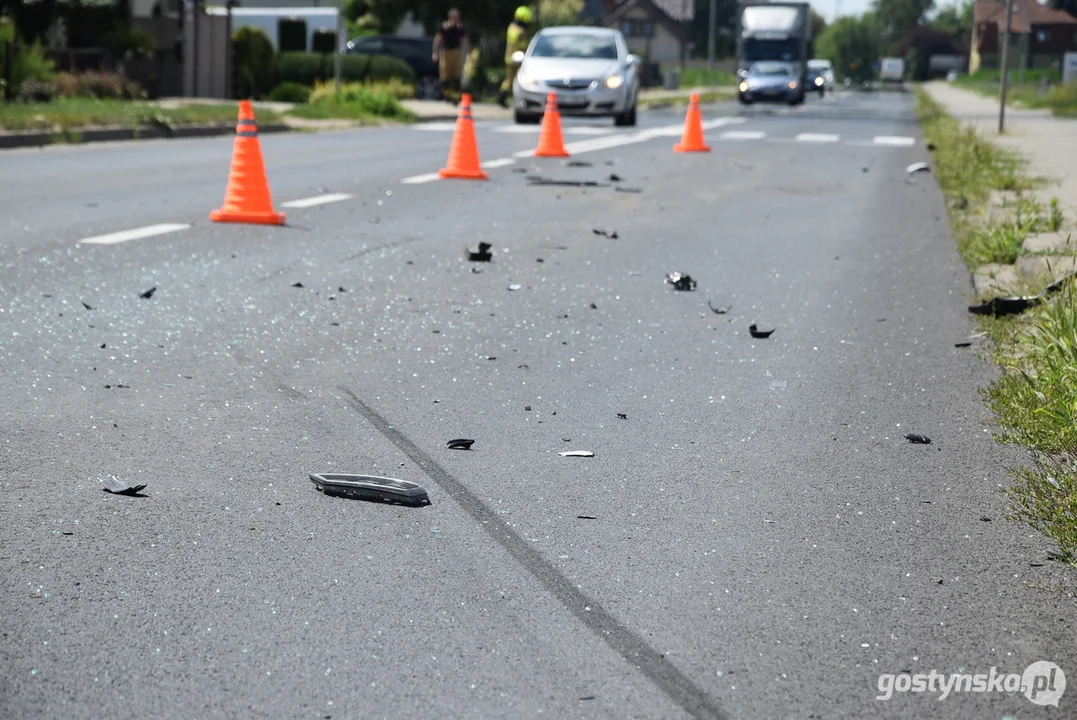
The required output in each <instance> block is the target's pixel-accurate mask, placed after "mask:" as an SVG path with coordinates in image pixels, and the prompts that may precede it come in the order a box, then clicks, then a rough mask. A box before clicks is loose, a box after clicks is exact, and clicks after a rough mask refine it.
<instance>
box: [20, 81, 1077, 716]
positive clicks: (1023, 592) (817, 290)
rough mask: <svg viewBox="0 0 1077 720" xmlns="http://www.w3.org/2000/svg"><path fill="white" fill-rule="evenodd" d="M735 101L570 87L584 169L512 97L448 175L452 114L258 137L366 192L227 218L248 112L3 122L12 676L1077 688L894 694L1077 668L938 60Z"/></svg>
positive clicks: (984, 710) (60, 687) (270, 704)
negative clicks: (989, 335)
mask: <svg viewBox="0 0 1077 720" xmlns="http://www.w3.org/2000/svg"><path fill="white" fill-rule="evenodd" d="M705 115H706V119H707V121H708V140H709V141H710V143H711V145H712V146H713V148H714V150H713V152H711V153H709V154H694V155H680V154H675V153H673V152H672V151H671V145H672V144H673V142H675V140H676V136H677V135H678V134H679V124H680V122H681V117H682V116H681V115H680V111H674V110H670V111H659V112H651V113H645V114H642V115H641V118H640V119H641V124H640V127H639V128H637V129H635V130H631V131H626V130H621V129H618V130H617V131H613V128H612V127H611V126H610V124H609V123H605V122H603V123H591V122H579V121H572V120H566V122H565V125H566V131H567V135H566V141H568V142H569V143H570V148H572V149H573V151H574V155H575V156H576V157H575V158H574V159H576V160H579V161H585V162H588V163H592V165H591V166H590V167H566V166H565V165H564V164H563V163H562V161H558V160H548V159H541V160H536V159H533V158H528V157H526V153H527V151H528V150H529V149H531V148H533V147H534V143H535V139H536V137H537V130H534V129H531V130H528V131H527V132H515V131H510V130H508V129H507V128H506V127H505V126H501V125H497V124H494V125H480V127H479V129H478V137H479V144H480V150H481V153H482V157H483V160H484V161H487V162H491V163H492V164H493V165H494V166H495V167H491V169H490V170H489V174H490V180H489V181H488V182H485V183H478V182H467V181H430V178H429V177H428V174H429V173H432V172H436V171H437V170H438V168H440V167H442V166H443V165H444V162H445V157H446V154H447V150H448V145H449V141H450V137H451V129H450V128H449V127H439V126H431V127H423V128H418V127H412V128H397V129H378V130H361V131H354V132H353V131H348V132H331V133H323V134H316V135H315V134H310V135H306V134H299V135H279V136H278V135H275V136H266V137H264V138H262V140H261V142H262V147H263V151H264V155H265V159H266V165H267V168H268V174H269V177H270V183H271V187H272V192H273V197H274V200H275V201H276V202H277V204H278V206H282V205H284V204H285V203H288V202H294V201H297V200H298V201H305V200H309V202H316V200H313V199H314V198H321V199H322V200H325V199H327V198H330V196H333V197H332V198H330V199H335V200H336V201H335V202H324V203H323V204H319V205H310V204H309V202H308V203H303V202H300V203H299V204H300V205H304V204H307V206H306V207H284V208H283V209H284V210H285V212H287V213H288V216H289V224H288V226H287V227H282V228H264V227H254V226H232V225H216V224H212V223H210V222H208V220H207V217H206V216H207V214H208V212H209V211H210V210H212V209H214V208H216V207H218V206H219V205H220V204H221V200H222V197H223V192H224V181H225V178H226V176H227V172H228V164H229V157H230V148H231V140H230V139H227V138H225V139H206V140H184V141H171V142H167V141H166V142H143V143H129V144H108V145H100V146H85V147H69V148H50V149H47V150H44V151H39V150H33V151H12V152H9V153H4V154H3V155H2V156H0V185H2V186H3V187H4V188H5V190H4V192H3V194H2V195H0V249H2V251H3V255H2V257H3V262H2V264H0V333H2V336H3V338H4V343H3V345H2V346H0V365H2V367H3V373H0V389H2V391H3V397H4V398H5V403H4V408H3V434H2V440H0V482H2V487H3V491H4V522H3V523H2V524H0V538H2V541H3V552H2V556H0V567H2V568H3V572H4V578H5V583H4V594H3V597H2V600H0V626H2V633H3V641H2V646H0V652H2V661H3V662H2V663H0V716H2V717H13V718H14V717H18V718H65V719H68V718H70V719H74V718H101V717H114V718H136V717H138V718H141V717H192V718H226V717H227V718H231V717H274V718H276V717H280V718H284V717H287V718H376V717H385V718H429V717H453V718H478V717H481V718H501V717H503V718H533V717H556V718H678V717H696V718H711V717H751V718H793V717H796V718H809V717H811V718H848V717H917V718H928V717H948V718H949V717H957V718H965V717H968V718H989V717H997V718H1002V717H1007V716H1012V717H1018V716H1019V717H1022V718H1029V717H1065V716H1070V717H1072V716H1073V713H1074V712H1075V710H1074V708H1075V707H1077V706H1075V704H1074V702H1075V701H1074V699H1073V693H1072V692H1071V693H1070V695H1069V696H1064V697H1063V698H1062V701H1061V705H1060V707H1059V708H1053V707H1041V706H1038V705H1035V704H1033V703H1031V702H1029V700H1027V699H1026V698H1025V697H1023V696H1022V695H1021V694H1019V693H1010V694H1007V693H999V692H993V693H978V694H972V693H962V692H959V693H954V694H951V695H950V696H949V697H947V698H945V699H943V700H939V699H938V693H897V694H895V695H894V696H893V697H892V698H891V699H889V700H877V699H876V696H877V695H878V694H879V690H878V683H879V675H880V674H881V673H894V674H898V673H903V672H906V673H920V672H922V673H928V672H930V671H931V670H937V671H938V672H939V673H942V674H947V675H948V674H950V673H958V672H961V673H981V672H982V673H985V674H986V673H987V672H988V671H989V669H990V668H991V667H992V666H995V667H997V669H998V672H1000V673H1018V674H1020V673H1022V672H1024V670H1025V668H1026V666H1028V665H1029V664H1030V663H1032V662H1035V661H1040V660H1049V661H1053V662H1055V663H1058V664H1059V665H1060V666H1061V667H1062V668H1063V669H1064V670H1071V669H1072V668H1077V663H1075V662H1074V661H1075V660H1077V649H1075V646H1074V643H1073V638H1074V636H1075V628H1074V622H1073V617H1074V615H1073V610H1074V600H1073V597H1072V594H1069V593H1067V592H1063V591H1059V590H1058V587H1059V586H1065V585H1067V584H1069V585H1072V576H1071V575H1068V574H1067V573H1066V571H1065V570H1064V569H1062V568H1060V567H1058V566H1057V564H1054V563H1051V562H1049V561H1047V560H1045V557H1046V554H1047V552H1048V550H1049V549H1050V548H1049V546H1048V544H1047V543H1046V542H1045V541H1044V540H1043V539H1042V538H1041V537H1039V536H1038V535H1036V534H1034V533H1033V532H1032V531H1031V530H1029V529H1028V528H1027V527H1025V526H1022V525H1019V524H1016V523H1012V522H1008V521H1006V520H1005V519H1004V512H1005V499H1004V497H1003V496H1002V494H1001V493H1000V492H999V488H1000V487H1001V486H1002V485H1004V484H1005V483H1006V482H1007V476H1006V473H1005V467H1006V466H1009V465H1012V464H1015V463H1018V462H1020V461H1022V458H1023V455H1022V453H1020V452H1019V451H1016V450H1014V449H1007V448H1001V447H998V446H996V445H995V444H994V443H993V441H992V439H991V436H990V434H989V429H990V425H989V423H990V417H989V414H988V413H987V411H986V410H985V408H984V407H983V406H982V403H981V400H980V398H979V396H978V389H979V388H981V387H983V386H985V385H986V384H987V383H988V382H989V380H990V378H991V373H992V370H991V367H990V366H989V364H987V363H985V362H984V361H982V360H980V359H978V358H977V356H976V348H975V347H973V348H955V347H954V344H955V343H957V342H961V341H964V340H966V338H967V337H968V336H969V334H970V333H971V332H972V328H973V325H972V323H971V322H970V319H969V317H968V314H967V312H966V297H965V296H966V294H967V293H968V292H969V279H968V274H967V272H966V271H965V270H964V268H963V266H962V265H961V264H960V262H959V260H958V258H957V257H956V254H955V251H954V247H953V242H952V240H951V238H950V237H949V231H948V227H947V223H946V220H945V209H944V203H943V199H942V197H941V195H940V193H939V191H938V188H937V186H936V185H935V184H934V182H933V180H932V178H931V177H930V176H926V175H919V176H918V179H917V181H916V182H915V183H914V184H910V183H907V182H906V177H905V173H904V167H905V166H906V165H907V164H909V163H911V162H914V161H919V160H923V159H925V155H926V153H925V151H924V150H923V146H922V143H921V142H920V140H919V136H918V132H917V127H916V124H915V121H914V119H913V115H912V107H911V100H910V98H909V97H907V96H905V95H899V94H878V95H866V96H839V97H836V98H835V99H833V100H828V101H819V100H815V99H811V100H809V102H808V104H806V105H805V106H803V107H801V108H797V109H795V110H792V111H788V110H785V109H781V108H774V109H769V110H768V109H762V108H757V107H752V108H748V109H746V110H743V111H742V110H741V109H739V108H737V107H736V106H730V105H722V106H714V107H709V108H707V109H706V113H705ZM521 170H522V172H521ZM610 173H616V174H617V175H619V176H621V180H620V181H619V182H617V183H614V184H611V185H609V186H600V187H593V188H578V187H556V186H554V187H536V186H530V185H528V181H527V179H526V178H527V175H528V174H539V175H541V176H543V177H546V178H551V179H561V180H596V181H606V179H607V176H608V175H609V174H610ZM405 180H407V181H409V182H404V181H405ZM616 187H620V188H622V190H623V189H626V188H627V189H638V190H639V191H640V192H620V191H618V190H617V189H616ZM162 224H169V225H170V226H171V227H170V228H169V230H170V231H169V232H166V233H160V234H153V233H154V232H159V231H160V229H161V228H159V227H157V228H156V229H155V228H154V227H152V226H159V225H162ZM147 226H151V229H150V230H144V229H145V228H146V227H147ZM595 228H598V229H605V230H616V231H617V232H618V237H617V239H609V238H606V237H601V236H598V235H595V234H594V233H593V232H592V230H593V229H595ZM129 231H130V232H129ZM117 233H124V234H120V235H117ZM88 239H91V240H93V239H96V242H87V240H88ZM102 239H103V240H102ZM479 241H486V242H490V243H491V244H493V246H494V248H495V258H494V262H492V263H490V264H472V263H468V262H466V261H464V260H463V259H462V250H463V248H464V247H465V246H466V245H469V244H474V243H477V242H479ZM100 242H103V243H104V244H97V243H100ZM476 271H478V272H476ZM670 271H682V272H688V273H690V274H691V275H692V276H693V277H694V278H695V279H696V280H697V281H698V287H697V289H696V290H695V291H693V292H677V291H675V290H673V289H672V288H671V287H670V286H669V285H666V284H665V283H664V282H663V278H664V275H665V273H667V272H670ZM296 282H301V283H302V284H303V287H302V288H296V287H292V285H293V283H296ZM515 284H519V285H520V286H521V287H520V288H519V289H518V290H515V291H512V290H510V289H509V287H510V285H515ZM150 287H156V288H157V291H156V293H155V294H154V295H153V297H152V298H150V299H148V300H146V299H140V298H139V297H138V293H140V292H142V291H144V290H146V289H148V288H150ZM340 288H343V290H341V289H340ZM708 302H710V303H712V304H713V305H714V306H715V307H719V306H728V305H731V306H732V308H731V309H730V310H729V312H728V313H727V314H724V315H717V314H714V313H712V312H711V310H710V309H708ZM83 303H86V304H88V305H90V307H91V308H92V309H86V308H85V307H84V305H83ZM751 323H759V324H760V325H761V326H763V327H766V328H768V329H769V328H775V332H774V334H773V335H772V336H771V337H770V338H769V339H766V340H758V339H753V338H752V337H750V336H749V333H748V325H749V324H751ZM976 342H978V341H976ZM618 413H623V414H624V415H625V416H626V418H625V419H621V418H619V417H618ZM906 432H916V433H923V434H926V435H928V436H930V437H931V438H932V440H933V443H932V444H931V445H911V444H909V443H908V442H907V441H906V440H905V439H904V437H903V435H904V434H905V433H906ZM457 437H467V438H474V439H475V440H476V443H475V445H474V448H473V449H472V450H471V451H469V452H463V451H451V450H448V449H446V448H445V443H446V441H448V440H449V439H452V438H457ZM566 450H591V451H593V452H594V454H595V456H594V457H593V458H566V457H560V456H559V455H558V453H559V452H563V451H566ZM330 471H333V472H358V473H370V474H385V475H391V476H394V477H399V478H403V479H407V480H412V481H416V482H420V483H422V484H424V485H425V486H426V487H427V488H428V490H429V492H430V497H431V500H432V505H431V506H429V507H426V508H421V509H412V508H404V507H394V506H387V505H378V504H372V503H364V502H358V501H353V500H342V499H333V498H328V497H324V496H322V495H320V494H319V493H317V492H316V491H315V489H314V487H313V486H312V485H311V483H310V482H309V480H308V477H307V475H308V473H310V472H330ZM108 475H116V476H117V477H119V478H121V479H123V480H128V481H132V482H136V481H137V482H139V483H146V484H147V485H148V487H147V489H146V491H145V493H146V494H147V495H148V497H145V498H130V497H120V496H112V495H109V494H107V493H104V492H102V491H101V489H100V488H101V485H100V480H101V478H103V477H106V476H108ZM580 516H590V517H591V518H593V519H588V518H581V517H580Z"/></svg>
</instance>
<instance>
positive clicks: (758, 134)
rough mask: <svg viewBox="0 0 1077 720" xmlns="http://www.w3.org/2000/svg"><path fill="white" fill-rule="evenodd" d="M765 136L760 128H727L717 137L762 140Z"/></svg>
mask: <svg viewBox="0 0 1077 720" xmlns="http://www.w3.org/2000/svg"><path fill="white" fill-rule="evenodd" d="M766 136H767V134H766V133H765V132H763V131H762V130H727V131H725V132H724V133H722V134H721V135H719V136H718V137H720V138H721V139H723V140H762V139H763V138H765V137H766Z"/></svg>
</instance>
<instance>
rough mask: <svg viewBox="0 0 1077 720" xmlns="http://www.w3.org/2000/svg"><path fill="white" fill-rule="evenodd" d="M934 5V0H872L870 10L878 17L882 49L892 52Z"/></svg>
mask: <svg viewBox="0 0 1077 720" xmlns="http://www.w3.org/2000/svg"><path fill="white" fill-rule="evenodd" d="M934 6H935V0H874V2H873V4H872V10H873V12H874V14H875V17H876V18H878V23H879V32H880V34H881V37H882V43H883V47H882V49H883V50H884V51H885V52H887V53H893V52H894V51H895V50H896V49H897V46H898V45H899V44H901V41H902V40H904V39H905V36H906V35H908V34H909V31H910V30H912V29H913V28H914V27H916V26H917V25H920V24H921V23H922V22H923V21H924V16H925V15H927V13H928V11H930V10H931V8H933V7H934Z"/></svg>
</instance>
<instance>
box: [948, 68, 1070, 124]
mask: <svg viewBox="0 0 1077 720" xmlns="http://www.w3.org/2000/svg"><path fill="white" fill-rule="evenodd" d="M955 85H957V86H958V87H962V88H965V89H966V90H974V91H976V92H978V93H980V94H982V95H986V96H987V97H993V98H997V97H998V96H999V92H1000V86H999V83H998V80H997V79H995V80H985V79H983V78H979V77H975V76H972V77H970V76H964V77H961V78H958V79H957V81H956V82H955ZM1006 104H1007V105H1013V106H1015V107H1027V108H1041V109H1046V110H1050V111H1051V114H1053V115H1056V116H1058V117H1071V118H1077V82H1071V83H1065V84H1063V83H1056V84H1054V85H1051V86H1050V87H1049V88H1048V89H1047V91H1046V92H1044V91H1042V90H1040V87H1039V86H1038V85H1036V84H1034V83H1026V84H1024V85H1019V84H1014V85H1010V86H1009V87H1008V88H1007V89H1006Z"/></svg>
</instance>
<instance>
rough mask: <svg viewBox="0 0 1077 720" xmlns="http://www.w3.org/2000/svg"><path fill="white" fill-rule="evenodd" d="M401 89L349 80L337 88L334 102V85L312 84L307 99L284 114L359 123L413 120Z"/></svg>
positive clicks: (413, 117)
mask: <svg viewBox="0 0 1077 720" xmlns="http://www.w3.org/2000/svg"><path fill="white" fill-rule="evenodd" d="M401 94H402V93H401V91H399V90H398V89H396V88H392V87H379V86H369V85H360V84H358V83H349V84H347V85H343V86H342V87H341V89H340V99H339V101H338V99H337V96H336V92H335V90H334V88H333V87H332V86H331V85H330V86H320V87H316V88H315V89H314V91H313V92H312V93H311V96H310V102H309V103H308V104H306V105H300V106H298V107H296V108H295V109H294V110H292V111H290V112H289V113H288V114H289V115H292V116H295V117H300V118H306V119H308V120H336V119H341V120H354V121H356V122H359V123H362V124H375V123H379V122H383V121H385V120H390V121H395V122H414V120H415V114H414V113H412V112H411V111H410V110H408V109H407V108H405V107H404V106H403V105H401V104H400V100H399V99H398V98H399V96H400V95H401Z"/></svg>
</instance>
